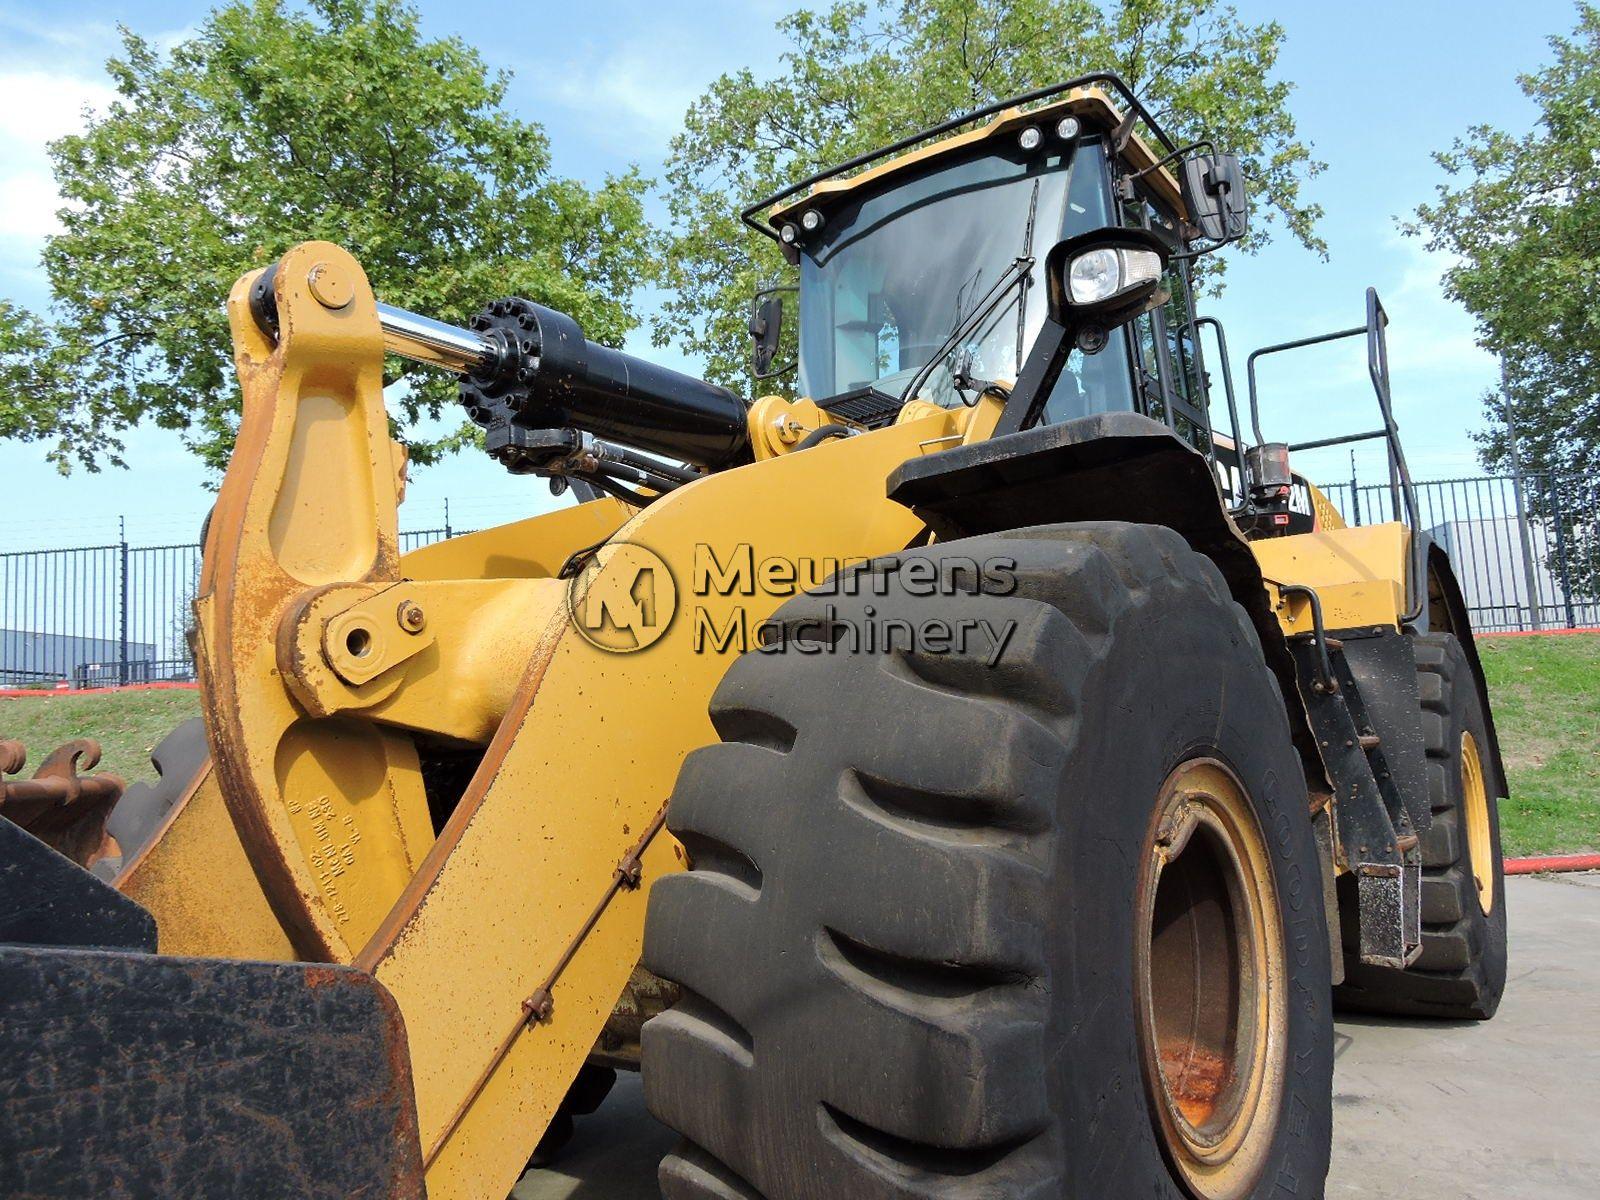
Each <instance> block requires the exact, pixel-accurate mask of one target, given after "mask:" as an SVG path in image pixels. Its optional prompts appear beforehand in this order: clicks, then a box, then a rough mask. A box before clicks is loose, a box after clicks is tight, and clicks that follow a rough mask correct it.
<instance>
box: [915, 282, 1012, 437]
mask: <svg viewBox="0 0 1600 1200" xmlns="http://www.w3.org/2000/svg"><path fill="white" fill-rule="evenodd" d="M1032 271H1033V258H1032V256H1031V255H1026V254H1022V255H1018V256H1017V257H1016V258H1014V259H1012V260H1011V265H1010V266H1009V267H1007V268H1006V269H1005V270H1004V271H1002V272H1000V278H999V279H997V280H995V281H994V286H993V287H991V288H990V289H989V290H988V291H987V292H985V293H984V295H983V299H981V300H979V301H978V303H977V304H976V305H975V306H974V307H973V309H972V311H971V312H969V313H968V314H967V315H966V317H965V318H964V319H962V320H960V321H957V322H956V325H955V328H954V329H952V330H951V331H950V336H949V337H947V338H945V340H944V341H942V342H940V343H939V348H938V349H937V350H935V351H934V352H933V354H932V355H931V356H930V357H929V358H928V361H927V362H925V363H923V364H922V368H921V369H920V370H919V371H918V372H917V373H916V374H915V375H913V376H912V377H911V381H910V382H909V383H907V384H906V386H905V389H904V390H903V391H902V392H901V393H900V403H901V404H902V405H904V404H907V403H909V402H910V400H911V398H912V397H913V396H915V395H916V394H917V389H918V388H920V387H921V386H922V385H923V384H924V383H926V382H927V381H928V376H930V375H932V374H933V372H934V371H935V370H936V369H937V368H938V367H939V365H940V364H941V363H943V362H944V360H945V359H946V358H948V357H949V356H950V353H951V351H953V350H955V348H956V347H957V346H959V345H960V344H961V342H962V339H964V338H965V337H966V336H967V335H968V334H970V333H971V332H972V331H973V330H974V329H976V328H978V326H980V325H981V324H983V322H984V321H986V320H988V319H989V315H990V314H991V313H993V312H994V310H995V309H996V308H998V307H999V306H1000V302H1001V301H1002V300H1004V299H1005V298H1006V297H1007V296H1009V295H1010V294H1011V292H1012V290H1013V289H1015V288H1016V286H1017V285H1018V284H1019V283H1021V282H1022V281H1024V280H1026V279H1027V278H1028V277H1029V275H1030V273H1031V272H1032Z"/></svg>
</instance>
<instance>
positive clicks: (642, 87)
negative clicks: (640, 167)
mask: <svg viewBox="0 0 1600 1200" xmlns="http://www.w3.org/2000/svg"><path fill="white" fill-rule="evenodd" d="M713 77H714V72H709V73H708V70H707V64H705V63H704V62H703V61H702V60H701V59H700V57H699V56H698V55H697V54H696V53H695V51H694V50H693V48H691V47H690V46H688V45H685V44H682V43H681V42H678V41H677V39H675V38H672V37H670V36H669V37H667V38H663V39H652V40H649V41H645V40H641V39H632V40H624V41H619V42H616V43H614V44H612V45H609V46H607V47H605V48H604V49H601V50H596V49H593V48H591V49H590V50H589V51H587V52H586V53H582V54H578V55H573V56H570V57H569V58H568V59H567V60H566V61H565V62H564V63H562V64H561V69H559V70H555V71H548V70H547V71H542V72H539V73H532V72H530V73H529V75H528V78H529V79H530V81H531V82H532V83H533V86H534V87H535V89H536V90H537V91H538V92H540V93H541V94H542V95H544V96H547V97H548V98H549V99H551V100H554V101H555V102H557V103H558V104H560V105H562V106H563V107H566V108H570V109H572V110H573V111H575V112H581V113H584V114H586V115H587V116H588V117H589V123H590V124H591V125H592V126H593V127H594V128H595V129H596V130H597V131H600V132H601V133H602V135H603V136H605V137H606V138H607V140H608V141H610V142H614V143H616V144H618V145H621V146H626V147H630V148H631V150H632V153H634V154H636V155H638V154H644V153H645V152H647V151H664V150H665V148H666V144H667V141H668V139H670V138H671V137H672V135H673V134H674V133H676V132H677V131H678V128H679V126H680V125H681V124H682V121H683V114H684V113H685V112H686V111H687V110H688V108H689V105H690V104H691V103H693V101H694V100H695V98H696V97H697V96H699V95H700V93H701V92H702V91H704V90H705V87H706V84H708V83H709V82H710V81H711V79H712V78H713Z"/></svg>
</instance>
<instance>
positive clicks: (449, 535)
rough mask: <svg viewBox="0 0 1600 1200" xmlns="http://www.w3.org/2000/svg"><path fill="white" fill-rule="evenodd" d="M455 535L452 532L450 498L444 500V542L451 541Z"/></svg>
mask: <svg viewBox="0 0 1600 1200" xmlns="http://www.w3.org/2000/svg"><path fill="white" fill-rule="evenodd" d="M454 536H455V534H453V533H451V532H450V497H449V496H446V497H445V498H444V540H445V541H447V542H448V541H449V540H450V539H451V538H453V537H454Z"/></svg>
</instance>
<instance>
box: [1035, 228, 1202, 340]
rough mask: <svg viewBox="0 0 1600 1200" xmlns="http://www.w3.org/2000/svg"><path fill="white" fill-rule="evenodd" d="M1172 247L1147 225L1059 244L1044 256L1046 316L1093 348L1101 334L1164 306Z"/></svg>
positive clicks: (1096, 232)
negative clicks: (1047, 310) (1164, 279)
mask: <svg viewBox="0 0 1600 1200" xmlns="http://www.w3.org/2000/svg"><path fill="white" fill-rule="evenodd" d="M1171 253H1172V250H1171V247H1169V246H1168V245H1167V244H1166V242H1164V241H1162V240H1161V238H1160V237H1159V236H1158V235H1156V234H1155V233H1152V232H1151V231H1150V230H1148V229H1114V228H1113V229H1097V230H1095V231H1094V232H1093V233H1085V234H1081V235H1080V236H1078V237H1075V238H1068V239H1067V240H1066V241H1064V242H1058V243H1057V244H1056V246H1055V248H1054V249H1053V250H1051V251H1050V255H1049V257H1048V258H1047V259H1046V260H1045V277H1046V280H1047V281H1048V286H1049V289H1050V316H1051V318H1052V319H1053V320H1055V321H1056V322H1057V323H1058V324H1060V325H1063V326H1066V327H1067V328H1069V329H1073V330H1076V332H1077V335H1078V345H1079V347H1080V348H1082V349H1083V350H1085V351H1088V352H1093V351H1094V350H1098V349H1100V347H1101V346H1103V345H1104V344H1105V335H1106V334H1107V333H1108V332H1109V331H1110V330H1112V329H1115V328H1116V327H1117V326H1119V325H1125V324H1127V323H1128V322H1129V321H1131V320H1133V319H1134V318H1135V317H1137V316H1139V315H1140V314H1141V313H1146V312H1149V311H1150V310H1151V309H1152V308H1155V307H1157V306H1158V305H1161V304H1164V303H1165V302H1166V299H1167V290H1166V288H1164V287H1163V286H1162V283H1161V279H1162V276H1163V275H1165V274H1166V270H1167V259H1168V258H1169V257H1170V256H1171Z"/></svg>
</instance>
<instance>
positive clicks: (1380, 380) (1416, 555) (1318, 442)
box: [1245, 287, 1427, 624]
mask: <svg viewBox="0 0 1600 1200" xmlns="http://www.w3.org/2000/svg"><path fill="white" fill-rule="evenodd" d="M1388 327H1389V314H1388V313H1387V312H1385V311H1384V308H1383V301H1381V300H1379V299H1378V290H1377V289H1376V288H1370V287H1369V288H1368V289H1367V321H1366V324H1365V325H1358V326H1356V327H1354V328H1352V329H1341V330H1339V331H1338V332H1337V333H1324V334H1320V335H1318V336H1316V337H1307V338H1296V339H1295V340H1294V341H1290V342H1278V343H1277V344H1275V345H1271V346H1262V347H1261V348H1260V349H1259V350H1254V351H1252V352H1251V354H1250V357H1249V358H1248V359H1246V360H1245V374H1246V377H1247V381H1248V386H1249V389H1250V426H1251V428H1252V429H1253V430H1254V431H1255V435H1256V442H1257V443H1258V444H1260V443H1263V442H1265V441H1266V440H1267V439H1266V437H1265V436H1264V435H1263V434H1262V432H1261V404H1260V396H1259V394H1258V391H1257V387H1256V360H1257V359H1259V358H1264V357H1266V356H1267V355H1269V354H1281V353H1283V352H1284V351H1287V350H1300V349H1303V348H1305V347H1306V346H1318V345H1321V344H1323V343H1325V342H1336V341H1339V340H1340V339H1342V338H1350V337H1359V336H1361V335H1363V334H1364V335H1365V336H1366V340H1367V374H1368V376H1369V377H1370V378H1371V380H1372V390H1373V391H1374V392H1376V393H1377V397H1378V411H1379V412H1380V413H1381V414H1382V416H1383V428H1382V429H1371V430H1367V431H1366V432H1364V433H1347V434H1343V435H1341V436H1339V437H1329V438H1316V439H1314V440H1312V441H1308V442H1295V443H1290V445H1289V450H1290V452H1291V453H1293V452H1294V451H1297V450H1320V449H1322V448H1324V447H1327V446H1344V445H1349V444H1351V443H1353V442H1366V441H1375V440H1378V439H1380V438H1381V439H1382V440H1383V441H1384V442H1385V443H1386V449H1387V451H1388V459H1389V496H1390V510H1391V512H1392V513H1393V516H1394V519H1395V520H1396V521H1398V520H1401V519H1402V517H1401V509H1402V507H1403V508H1404V510H1405V513H1404V518H1405V520H1406V521H1408V522H1409V524H1410V528H1411V545H1410V560H1411V561H1410V571H1409V573H1408V575H1407V578H1406V611H1405V613H1404V614H1403V615H1402V617H1401V621H1402V623H1403V624H1409V623H1411V622H1413V621H1415V620H1416V619H1417V618H1418V617H1420V616H1421V615H1422V606H1423V603H1424V601H1425V599H1426V594H1427V593H1426V589H1425V588H1424V586H1423V580H1424V579H1425V578H1426V576H1427V562H1426V559H1425V551H1424V547H1423V542H1422V536H1421V534H1422V531H1421V529H1420V528H1419V527H1418V512H1419V511H1420V510H1419V508H1418V505H1417V492H1416V487H1415V485H1414V484H1413V483H1412V481H1411V470H1410V468H1409V467H1407V466H1406V456H1405V451H1404V450H1403V449H1402V448H1401V446H1400V426H1399V425H1398V424H1397V423H1396V422H1395V419H1394V407H1393V402H1392V393H1391V389H1390V383H1389V340H1388V336H1387V332H1386V331H1387V330H1388Z"/></svg>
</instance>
